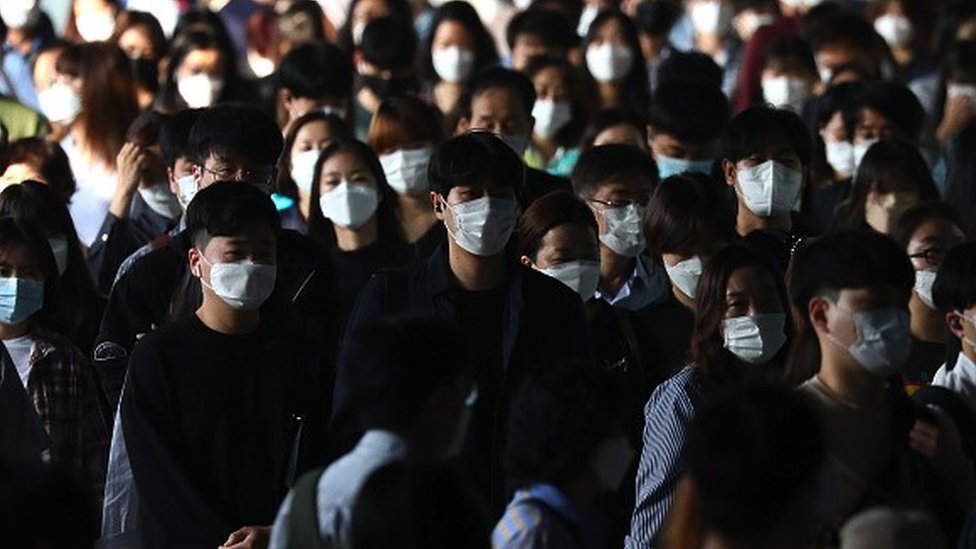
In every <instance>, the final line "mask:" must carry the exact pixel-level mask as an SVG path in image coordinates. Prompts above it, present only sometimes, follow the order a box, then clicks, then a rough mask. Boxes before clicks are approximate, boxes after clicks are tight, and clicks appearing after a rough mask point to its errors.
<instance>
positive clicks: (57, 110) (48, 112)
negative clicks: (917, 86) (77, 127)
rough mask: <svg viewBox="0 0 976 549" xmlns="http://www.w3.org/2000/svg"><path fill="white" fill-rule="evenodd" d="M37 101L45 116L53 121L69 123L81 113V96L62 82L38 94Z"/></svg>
mask: <svg viewBox="0 0 976 549" xmlns="http://www.w3.org/2000/svg"><path fill="white" fill-rule="evenodd" d="M37 102H38V103H39V104H40V107H41V112H42V113H43V114H44V117H45V118H47V119H48V120H50V121H51V122H60V123H62V124H67V123H69V122H72V121H73V120H74V119H75V118H78V115H79V114H81V96H80V95H78V94H77V93H76V92H75V91H74V90H73V89H71V86H68V85H67V84H63V83H61V82H55V83H54V84H52V85H51V87H50V88H48V89H46V90H44V91H42V92H40V93H39V94H37Z"/></svg>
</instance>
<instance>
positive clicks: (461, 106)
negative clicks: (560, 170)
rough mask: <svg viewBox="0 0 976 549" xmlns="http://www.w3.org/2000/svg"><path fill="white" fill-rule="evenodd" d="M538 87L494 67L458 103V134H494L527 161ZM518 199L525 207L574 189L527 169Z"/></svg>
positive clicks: (561, 180)
mask: <svg viewBox="0 0 976 549" xmlns="http://www.w3.org/2000/svg"><path fill="white" fill-rule="evenodd" d="M535 101H536V93H535V86H533V84H532V81H531V80H529V78H528V77H527V76H525V75H524V74H522V73H520V72H516V71H513V70H511V69H505V68H502V67H490V68H488V69H485V70H483V71H482V72H480V73H478V74H476V75H475V76H474V77H473V78H472V79H471V80H470V81H469V82H468V86H467V88H465V91H464V95H463V96H462V97H461V101H460V102H459V103H458V115H459V117H460V118H459V119H458V122H457V126H456V127H455V135H461V134H464V133H467V132H469V131H474V130H479V131H490V132H494V133H495V134H496V135H498V136H499V137H501V139H503V140H504V141H505V143H507V144H508V145H509V147H510V148H511V149H512V150H513V151H515V153H516V154H518V155H519V157H520V158H522V159H523V160H524V159H525V153H526V151H527V150H528V147H529V144H530V142H531V141H530V140H531V135H532V131H533V128H534V127H535V118H534V117H533V115H532V110H533V109H534V108H535ZM523 177H524V180H523V181H521V182H520V183H521V187H520V193H519V196H518V200H519V203H520V204H521V206H522V208H523V209H524V208H527V207H528V206H529V205H530V204H531V203H532V201H534V200H535V199H537V198H539V197H541V196H543V195H545V194H548V193H550V192H553V191H562V190H566V191H568V190H570V189H571V188H572V187H571V186H570V183H569V181H568V180H567V179H566V178H563V177H558V176H555V175H551V174H549V173H546V172H545V171H542V170H537V169H535V168H532V167H527V168H526V169H525V171H524V173H523Z"/></svg>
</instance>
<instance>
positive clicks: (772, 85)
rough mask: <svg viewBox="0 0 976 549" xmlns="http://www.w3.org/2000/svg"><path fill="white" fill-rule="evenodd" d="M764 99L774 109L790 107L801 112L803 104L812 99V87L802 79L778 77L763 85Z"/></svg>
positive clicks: (767, 80) (768, 79)
mask: <svg viewBox="0 0 976 549" xmlns="http://www.w3.org/2000/svg"><path fill="white" fill-rule="evenodd" d="M762 89H763V97H765V98H766V101H767V102H769V103H771V104H772V105H773V106H774V107H788V108H790V109H792V110H793V111H795V112H799V111H800V109H801V108H802V107H803V102H804V101H805V100H806V99H807V98H808V97H810V94H811V90H812V86H811V85H810V82H808V81H806V80H804V79H802V78H793V77H790V76H777V77H775V78H767V79H766V80H763V83H762Z"/></svg>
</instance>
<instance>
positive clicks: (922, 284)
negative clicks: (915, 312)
mask: <svg viewBox="0 0 976 549" xmlns="http://www.w3.org/2000/svg"><path fill="white" fill-rule="evenodd" d="M938 274H939V271H938V269H925V270H923V271H915V295H917V296H918V298H919V299H921V300H922V303H924V304H925V306H926V307H928V308H929V309H932V310H933V311H935V310H937V309H936V307H935V301H933V300H932V285H933V284H935V277H936V276H938Z"/></svg>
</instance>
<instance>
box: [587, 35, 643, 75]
mask: <svg viewBox="0 0 976 549" xmlns="http://www.w3.org/2000/svg"><path fill="white" fill-rule="evenodd" d="M633 65H634V54H633V53H632V52H631V51H630V50H629V49H627V48H626V47H624V46H617V45H615V44H611V43H610V42H604V43H603V44H601V45H599V46H597V45H593V46H590V47H589V48H588V49H587V50H586V67H587V68H588V69H590V74H592V75H593V78H595V79H596V80H597V81H598V82H604V83H608V82H618V81H620V80H623V78H624V77H625V76H627V73H628V72H630V68H631V67H632V66H633Z"/></svg>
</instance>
